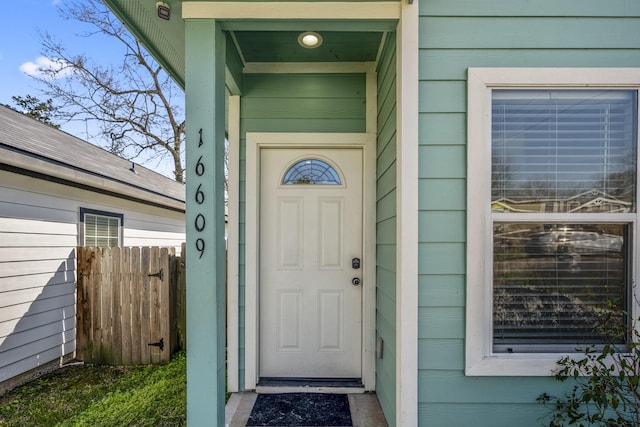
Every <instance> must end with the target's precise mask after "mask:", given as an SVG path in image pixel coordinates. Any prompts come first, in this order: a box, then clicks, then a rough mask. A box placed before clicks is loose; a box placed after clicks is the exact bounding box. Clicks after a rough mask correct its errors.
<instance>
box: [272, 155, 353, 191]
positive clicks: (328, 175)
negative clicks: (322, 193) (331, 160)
mask: <svg viewBox="0 0 640 427" xmlns="http://www.w3.org/2000/svg"><path fill="white" fill-rule="evenodd" d="M282 183H283V184H285V185H293V184H320V185H340V184H342V182H341V181H340V176H339V175H338V173H337V172H336V170H335V169H334V168H333V167H331V165H329V164H328V163H326V162H324V161H322V160H318V159H305V160H301V161H299V162H298V163H296V164H295V165H293V166H291V167H290V168H289V170H287V172H286V173H285V174H284V178H282Z"/></svg>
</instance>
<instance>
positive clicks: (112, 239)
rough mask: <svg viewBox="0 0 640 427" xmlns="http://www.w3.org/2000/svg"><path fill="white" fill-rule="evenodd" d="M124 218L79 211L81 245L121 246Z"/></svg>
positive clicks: (101, 212) (105, 213) (108, 213)
mask: <svg viewBox="0 0 640 427" xmlns="http://www.w3.org/2000/svg"><path fill="white" fill-rule="evenodd" d="M123 219H124V216H123V215H122V214H116V213H111V212H103V211H95V210H91V209H84V208H81V209H80V220H81V222H82V223H81V232H82V239H81V240H82V243H83V245H84V246H89V247H115V246H121V242H122V223H123Z"/></svg>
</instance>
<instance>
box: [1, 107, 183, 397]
mask: <svg viewBox="0 0 640 427" xmlns="http://www.w3.org/2000/svg"><path fill="white" fill-rule="evenodd" d="M184 202H185V189H184V185H183V184H180V183H177V182H175V181H173V180H171V179H169V178H166V177H164V176H162V175H160V174H158V173H156V172H153V171H151V170H149V169H146V168H144V167H141V166H139V165H134V164H133V163H132V162H130V161H128V160H125V159H123V158H120V157H118V156H116V155H114V154H111V153H109V152H107V151H105V150H103V149H101V148H99V147H96V146H94V145H91V144H89V143H87V142H86V141H83V140H81V139H78V138H76V137H74V136H72V135H69V134H67V133H65V132H62V131H60V130H57V129H54V128H52V127H50V126H47V125H45V124H43V123H41V122H39V121H37V120H34V119H31V118H29V117H27V116H25V115H23V114H20V113H18V112H16V111H13V110H11V109H10V108H7V107H4V106H0V394H2V393H3V392H4V391H6V390H7V389H8V388H10V387H12V386H13V385H15V384H17V383H19V382H22V381H24V380H26V379H28V378H30V377H31V376H32V375H34V374H37V373H38V372H40V371H42V370H44V369H49V368H52V367H54V366H55V365H58V364H60V363H62V362H63V361H64V360H66V359H69V358H71V357H72V356H73V353H74V351H75V337H76V331H75V323H76V307H75V304H76V298H75V291H76V246H78V245H80V246H84V245H86V246H167V247H176V248H178V250H179V249H180V244H181V242H183V241H184V239H185V223H184V217H185V203H184Z"/></svg>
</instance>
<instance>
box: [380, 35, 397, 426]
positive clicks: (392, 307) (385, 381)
mask: <svg viewBox="0 0 640 427" xmlns="http://www.w3.org/2000/svg"><path fill="white" fill-rule="evenodd" d="M395 66H396V49H395V36H394V35H389V37H388V38H387V41H386V44H385V49H384V51H383V54H382V56H381V59H380V63H379V64H378V69H377V72H378V120H377V121H378V141H377V160H376V170H377V172H376V195H377V197H376V217H377V224H376V236H377V245H376V253H377V254H376V274H377V277H376V280H377V286H376V338H382V340H383V342H384V347H383V357H382V359H377V360H376V392H377V395H378V400H379V401H380V405H381V406H382V410H383V411H384V414H385V416H386V418H387V421H389V425H394V423H395V418H396V410H395V409H396V408H395V401H396V396H395V395H396V388H395V386H396V354H395V353H396V342H395V337H396V271H397V270H396V67H395Z"/></svg>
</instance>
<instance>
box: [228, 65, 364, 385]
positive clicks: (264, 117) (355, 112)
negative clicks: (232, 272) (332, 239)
mask: <svg viewBox="0 0 640 427" xmlns="http://www.w3.org/2000/svg"><path fill="white" fill-rule="evenodd" d="M242 90H243V92H242V96H241V98H240V174H239V176H240V186H239V193H240V194H239V200H240V203H239V214H240V218H239V222H240V224H239V242H240V243H239V253H238V257H239V260H238V263H239V270H238V272H239V274H238V283H239V286H240V289H239V295H238V298H239V327H238V343H239V351H238V359H239V367H240V368H239V384H240V387H243V386H244V383H245V375H244V364H245V356H244V355H245V345H244V344H245V293H244V292H245V287H244V284H245V244H244V242H245V199H246V198H245V188H246V185H245V183H246V178H245V177H246V170H245V160H246V145H245V141H246V138H245V135H246V133H247V132H346V133H349V132H365V130H366V116H365V107H366V105H365V100H366V81H365V75H364V74H246V75H245V76H244V80H243V82H242ZM301 142H302V143H304V141H301Z"/></svg>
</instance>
